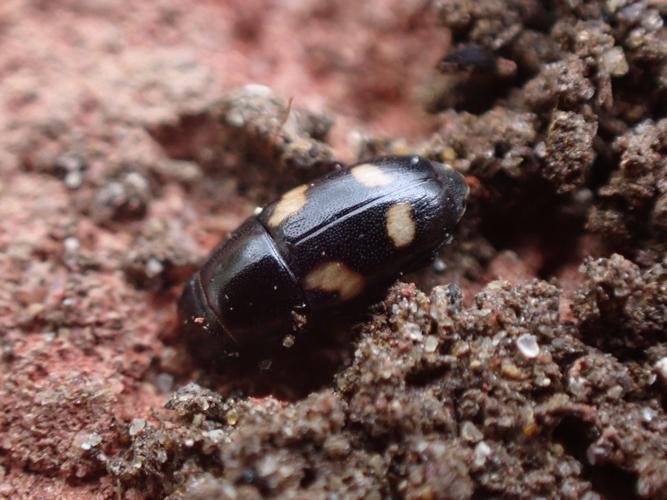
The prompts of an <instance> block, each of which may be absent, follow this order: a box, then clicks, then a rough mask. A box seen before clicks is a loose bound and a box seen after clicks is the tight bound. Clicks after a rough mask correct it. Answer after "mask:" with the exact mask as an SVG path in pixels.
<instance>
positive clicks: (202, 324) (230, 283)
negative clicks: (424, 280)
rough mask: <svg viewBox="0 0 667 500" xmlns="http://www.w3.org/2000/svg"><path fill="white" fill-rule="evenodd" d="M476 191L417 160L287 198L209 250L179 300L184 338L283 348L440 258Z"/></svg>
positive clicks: (302, 189)
mask: <svg viewBox="0 0 667 500" xmlns="http://www.w3.org/2000/svg"><path fill="white" fill-rule="evenodd" d="M467 193H468V188H467V186H466V184H465V182H464V179H463V177H462V176H461V175H460V174H459V173H457V172H456V171H454V170H452V169H451V168H449V167H446V166H444V165H441V164H439V163H435V162H431V161H428V160H425V159H424V158H421V157H419V156H396V157H385V158H379V159H376V160H373V161H369V162H364V163H361V164H357V165H353V166H352V167H350V168H348V169H345V170H341V171H338V172H334V173H331V174H329V175H326V176H324V177H322V178H320V179H318V180H316V181H314V182H312V183H310V184H307V185H302V186H299V187H296V188H294V189H292V190H291V191H288V192H287V193H285V194H284V195H283V196H282V197H281V198H280V199H278V200H276V201H274V202H273V203H271V204H270V205H268V206H267V207H266V208H265V209H263V210H262V211H261V213H259V215H257V216H251V217H250V218H248V219H247V220H246V221H245V222H244V223H243V224H242V225H241V226H240V227H239V228H238V229H237V230H236V231H234V232H233V233H232V234H231V235H230V236H229V238H228V239H227V240H225V241H223V242H222V243H221V244H220V245H219V246H218V247H217V248H216V249H215V250H213V252H212V253H211V255H210V257H209V259H208V261H207V262H206V263H205V264H204V266H203V267H202V268H201V269H200V270H199V271H198V272H196V273H195V274H194V275H193V276H192V278H191V279H190V281H189V282H188V283H187V285H186V287H185V289H184V290H183V294H182V296H181V299H180V301H179V318H180V322H181V327H182V329H183V330H184V332H185V334H186V335H198V336H201V334H202V332H207V333H210V334H213V335H219V336H221V337H222V342H223V344H224V349H225V350H226V351H230V352H233V351H238V350H240V349H243V348H247V347H250V346H257V345H264V346H266V345H270V344H272V343H277V340H276V339H280V338H282V337H284V336H285V335H286V334H288V333H291V332H293V331H296V330H298V328H299V325H301V324H303V322H304V320H305V321H306V322H307V321H308V319H309V318H314V317H318V318H321V317H322V315H324V314H326V313H327V312H330V311H332V310H335V309H337V308H339V307H340V306H342V305H344V304H347V303H350V302H358V300H359V299H362V298H363V297H364V292H366V291H369V290H372V289H377V288H378V287H382V286H387V285H389V284H390V283H391V281H392V280H393V279H395V278H396V277H397V276H398V274H399V272H400V271H403V270H405V269H406V268H410V267H412V266H414V264H415V263H418V262H420V261H423V260H424V259H425V258H428V256H430V255H432V254H433V252H434V250H436V249H437V248H438V247H439V246H440V245H442V244H443V243H444V242H446V241H447V240H448V239H449V238H450V235H451V231H452V229H453V227H454V226H455V225H456V224H457V223H458V221H459V220H460V219H461V217H462V216H463V213H464V211H465V200H466V197H467Z"/></svg>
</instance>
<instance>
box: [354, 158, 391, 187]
mask: <svg viewBox="0 0 667 500" xmlns="http://www.w3.org/2000/svg"><path fill="white" fill-rule="evenodd" d="M350 173H351V174H352V177H354V178H355V179H356V180H357V181H359V182H360V183H361V184H363V185H364V186H366V187H380V186H388V185H389V184H391V183H392V180H393V179H392V178H391V175H389V174H388V173H386V172H384V171H383V170H382V169H381V168H380V167H378V166H377V165H371V164H370V163H363V164H361V165H357V166H356V167H353V168H352V170H350Z"/></svg>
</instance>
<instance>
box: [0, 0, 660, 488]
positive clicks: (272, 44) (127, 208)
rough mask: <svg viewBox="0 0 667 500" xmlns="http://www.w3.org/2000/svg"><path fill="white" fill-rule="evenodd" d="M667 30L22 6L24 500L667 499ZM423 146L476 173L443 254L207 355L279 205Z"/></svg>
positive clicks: (12, 59)
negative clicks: (237, 249) (253, 246)
mask: <svg viewBox="0 0 667 500" xmlns="http://www.w3.org/2000/svg"><path fill="white" fill-rule="evenodd" d="M545 6H546V7H545ZM666 16H667V8H666V7H665V5H664V4H663V3H662V2H659V1H657V0H647V1H642V2H633V1H631V0H618V1H616V2H603V1H590V2H572V1H560V0H554V1H552V2H546V3H542V2H537V1H536V0H507V1H501V0H479V1H469V0H451V1H446V2H429V1H422V0H410V1H400V0H373V1H368V2H345V1H343V0H300V1H290V2H277V1H275V2H274V1H268V0H265V1H259V0H251V1H242V0H229V1H203V0H200V1H196V2H182V1H178V0H155V1H153V2H129V1H116V0H57V1H44V0H4V1H3V2H2V3H1V5H0V275H2V277H3V279H2V282H1V284H0V403H1V406H2V411H0V496H5V497H8V498H28V497H30V498H146V497H151V498H155V497H165V496H169V495H171V496H172V497H173V498H210V497H220V498H240V497H243V498H259V497H260V496H282V497H286V498H297V497H299V498H302V497H306V496H308V497H322V498H324V497H326V496H327V495H329V494H331V493H338V494H339V495H340V496H341V497H346V498H347V497H352V498H355V497H356V498H368V497H370V498H381V497H407V498H473V497H474V498H485V497H502V498H534V497H536V496H544V497H557V498H588V499H589V500H590V499H594V498H600V497H609V498H628V497H640V498H667V496H666V495H667V494H666V493H665V492H667V413H666V411H665V408H666V398H667V336H666V334H665V332H666V331H667V260H665V255H666V249H667V245H665V242H666V241H667V169H666V167H665V155H666V154H667V121H665V120H664V119H663V117H664V115H665V111H666V110H665V106H664V102H665V101H664V97H665V94H666V92H667V78H665V75H666V74H667V69H666V68H667V30H666V29H665V28H664V26H663V24H664V19H665V18H666ZM471 47H472V48H471ZM446 54H449V56H448V59H447V61H446V63H445V64H441V65H440V66H439V68H440V69H439V70H438V69H437V68H438V63H439V62H440V61H441V59H442V58H443V56H445V55H446ZM472 55H474V56H475V57H474V58H473V57H472ZM290 100H291V104H290ZM411 152H415V153H419V154H423V155H425V156H428V157H430V158H432V159H436V160H439V161H443V162H445V163H448V164H450V165H451V166H453V167H454V168H456V169H458V170H459V171H461V172H462V173H464V174H465V175H466V178H467V180H468V183H469V184H470V186H471V195H470V200H469V208H468V213H467V215H466V217H465V218H464V220H463V221H462V223H461V226H460V228H459V231H458V234H457V235H456V238H455V241H454V242H453V244H452V245H450V246H448V247H447V248H444V249H443V250H442V251H441V252H440V254H439V255H438V260H436V261H435V263H434V264H433V265H432V266H430V267H428V268H427V269H424V270H422V271H420V272H418V273H415V274H411V275H407V276H404V277H403V281H404V283H401V282H399V283H398V284H396V285H395V286H394V287H393V288H392V289H391V290H390V291H389V292H388V295H387V296H386V298H385V299H384V300H383V301H381V302H380V303H379V304H376V305H375V306H373V307H371V308H369V309H368V311H367V313H368V312H370V314H365V315H363V314H362V315H361V316H360V317H359V318H358V320H357V321H356V322H355V323H354V325H350V323H349V322H348V323H345V322H342V323H341V324H340V325H334V326H331V327H329V328H322V335H321V336H315V337H314V338H306V339H302V338H298V339H296V344H295V345H294V346H293V347H290V348H285V349H282V350H281V351H280V352H278V353H276V354H275V356H274V357H272V358H271V359H268V360H267V359H253V358H252V356H250V355H248V356H244V357H242V359H239V360H227V361H225V362H219V360H217V361H218V362H215V363H213V366H211V364H210V360H209V364H207V363H206V360H202V359H199V358H197V357H196V356H193V355H192V353H191V352H190V351H189V350H188V349H187V348H186V345H185V343H184V342H183V339H182V338H181V337H180V336H179V334H178V331H177V329H176V314H175V301H176V298H177V296H178V293H179V291H180V287H181V285H182V284H183V282H184V280H185V279H186V277H187V276H188V275H189V274H190V273H191V272H193V271H194V270H195V269H196V268H197V266H198V265H200V264H201V262H202V261H203V259H204V258H205V256H206V254H207V253H208V251H210V249H211V248H212V247H213V246H214V245H215V244H216V243H217V242H218V241H219V240H221V239H222V238H223V237H224V236H225V235H227V234H228V233H229V232H230V231H231V230H233V229H234V228H235V227H236V226H237V225H238V224H239V223H240V222H241V221H242V220H243V219H244V218H245V217H246V216H247V215H249V214H250V213H251V212H252V210H253V209H254V208H255V206H256V205H261V204H263V203H265V202H266V201H267V200H268V199H270V198H271V197H273V196H275V195H276V193H278V192H280V191H281V190H283V189H285V188H288V187H291V186H293V185H295V184H297V183H298V182H303V181H305V180H308V179H312V178H314V177H315V176H317V175H319V174H321V173H323V172H326V171H329V170H331V169H332V168H336V163H337V162H343V163H345V162H350V161H353V160H355V159H357V158H360V157H361V158H366V157H369V156H372V155H375V154H384V153H411ZM549 280H552V281H549ZM412 281H414V282H415V283H416V285H414V284H411V283H410V282H412ZM327 331H328V335H327V334H325V332H327ZM203 350H205V351H206V350H208V346H204V349H203Z"/></svg>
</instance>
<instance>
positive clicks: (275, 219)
mask: <svg viewBox="0 0 667 500" xmlns="http://www.w3.org/2000/svg"><path fill="white" fill-rule="evenodd" d="M307 190H308V186H305V185H304V186H298V187H295V188H294V189H292V190H290V191H287V192H286V193H285V194H284V195H283V196H282V198H280V200H278V202H277V203H276V205H275V206H274V207H273V211H272V212H271V217H269V220H268V223H269V226H272V227H276V226H278V225H280V223H281V222H282V221H284V220H285V219H287V218H288V217H290V216H292V215H294V214H295V213H297V212H298V211H299V210H301V209H302V208H303V206H304V205H305V204H306V191H307Z"/></svg>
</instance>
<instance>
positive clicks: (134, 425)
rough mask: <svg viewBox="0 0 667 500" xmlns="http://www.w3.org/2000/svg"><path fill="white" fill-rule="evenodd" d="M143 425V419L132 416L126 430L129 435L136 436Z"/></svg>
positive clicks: (144, 423) (144, 425)
mask: <svg viewBox="0 0 667 500" xmlns="http://www.w3.org/2000/svg"><path fill="white" fill-rule="evenodd" d="M145 427H146V421H145V420H143V419H141V418H133V419H132V422H130V429H129V431H128V432H129V433H130V436H136V435H137V434H139V433H141V432H142V431H143V430H144V428H145Z"/></svg>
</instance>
